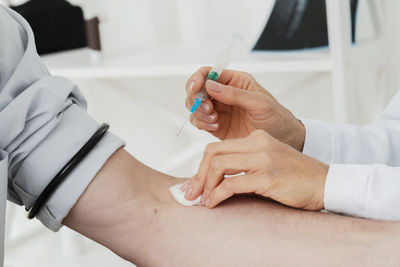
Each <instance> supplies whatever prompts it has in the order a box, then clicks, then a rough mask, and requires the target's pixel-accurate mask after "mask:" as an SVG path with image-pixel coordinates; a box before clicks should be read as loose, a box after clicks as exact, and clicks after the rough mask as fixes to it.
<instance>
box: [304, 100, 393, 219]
mask: <svg viewBox="0 0 400 267" xmlns="http://www.w3.org/2000/svg"><path fill="white" fill-rule="evenodd" d="M302 121H303V123H304V125H305V127H306V140H305V145H304V150H303V153H305V154H307V155H309V156H311V157H314V158H316V159H319V160H321V161H323V162H325V163H327V164H330V167H329V172H328V175H327V180H326V184H325V194H324V204H325V209H326V210H330V211H333V212H339V213H344V214H350V215H354V216H360V217H366V218H373V219H383V220H400V205H399V204H400V93H398V94H397V95H396V96H395V97H394V98H393V100H392V101H391V103H390V104H389V106H388V107H387V108H386V109H385V110H384V111H383V113H382V114H381V116H380V118H379V120H378V121H377V122H376V123H373V124H369V125H366V126H354V125H338V124H328V123H325V122H321V121H315V120H302Z"/></svg>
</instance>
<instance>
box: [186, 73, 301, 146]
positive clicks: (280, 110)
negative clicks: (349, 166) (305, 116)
mask: <svg viewBox="0 0 400 267" xmlns="http://www.w3.org/2000/svg"><path fill="white" fill-rule="evenodd" d="M210 70H211V67H202V68H200V69H199V70H198V71H197V72H195V73H194V74H193V75H192V76H191V77H190V79H189V80H188V81H187V83H186V91H187V97H186V103H185V105H186V108H187V109H188V110H190V107H191V106H192V104H193V102H194V99H195V98H196V93H198V92H199V91H200V90H201V87H202V86H203V83H204V81H205V79H206V77H207V75H208V73H209V72H210ZM205 86H206V87H205V88H206V90H207V93H208V94H209V96H210V97H212V98H213V99H214V100H213V101H211V100H210V99H206V101H204V102H203V103H202V104H201V105H200V107H199V108H198V109H197V110H196V111H195V112H194V114H192V116H191V122H192V124H193V125H194V126H195V127H197V128H198V129H200V130H206V131H208V132H210V133H211V134H213V135H214V136H215V137H217V138H219V139H220V140H226V139H231V138H243V137H247V136H248V135H249V134H250V133H252V132H253V131H254V130H256V129H261V130H264V131H266V132H267V133H269V134H270V135H272V136H273V137H274V138H276V139H278V140H280V141H281V142H284V143H286V144H289V145H290V146H292V147H294V148H295V149H297V150H298V151H302V150H303V146H304V140H305V128H304V125H303V124H302V123H301V121H299V120H298V119H297V118H296V117H295V116H294V115H293V114H292V113H291V112H290V111H289V110H288V109H286V108H285V107H283V106H282V105H281V104H280V103H279V102H278V101H277V100H276V99H275V98H274V97H273V96H272V95H271V94H270V93H269V92H268V91H267V90H265V89H264V88H263V87H262V86H261V85H260V84H259V83H258V82H257V81H256V80H255V79H254V78H253V77H252V76H251V75H250V74H248V73H245V72H240V71H234V70H224V71H223V72H222V74H221V76H220V77H219V79H218V82H214V81H212V80H208V81H207V82H206V85H205Z"/></svg>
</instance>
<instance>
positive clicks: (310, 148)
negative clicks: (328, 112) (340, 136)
mask: <svg viewBox="0 0 400 267" xmlns="http://www.w3.org/2000/svg"><path fill="white" fill-rule="evenodd" d="M301 122H302V123H303V124H304V127H305V128H306V138H305V141H304V147H303V153H304V154H306V155H308V156H310V157H312V158H315V159H318V160H320V161H322V162H324V163H326V164H329V163H331V162H332V161H333V153H334V151H333V150H334V143H333V134H332V131H331V129H330V126H329V124H328V123H326V122H323V121H318V120H308V119H302V120H301Z"/></svg>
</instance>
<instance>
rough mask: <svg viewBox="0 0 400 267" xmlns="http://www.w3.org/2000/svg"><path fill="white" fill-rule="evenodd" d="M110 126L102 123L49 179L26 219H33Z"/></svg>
mask: <svg viewBox="0 0 400 267" xmlns="http://www.w3.org/2000/svg"><path fill="white" fill-rule="evenodd" d="M108 128H110V126H109V125H108V124H106V123H103V124H102V125H101V126H100V127H99V129H98V130H97V131H96V132H95V133H94V134H93V135H92V137H90V139H89V140H88V141H87V142H86V144H85V145H84V146H83V147H82V148H81V149H80V150H79V151H78V153H76V154H75V156H73V157H72V159H71V160H70V161H68V163H67V164H65V166H64V167H63V168H62V169H61V170H60V171H59V172H58V173H57V175H56V176H55V177H54V178H53V179H52V180H51V182H50V183H49V184H48V185H47V186H46V188H45V189H44V190H43V191H42V193H40V195H39V197H38V198H37V199H36V202H35V203H33V205H32V207H31V209H30V210H29V211H28V219H33V218H35V217H36V214H37V213H38V212H39V210H40V209H41V208H42V206H43V204H44V203H45V202H46V201H47V200H48V199H49V198H50V197H51V196H52V195H53V193H54V192H55V191H56V189H57V188H58V186H59V185H60V184H61V183H62V182H63V181H64V180H65V178H66V177H67V176H68V175H69V174H70V173H71V172H72V170H73V169H74V168H75V167H76V166H78V164H79V163H80V162H81V161H82V160H83V159H84V158H85V157H86V156H87V155H88V154H89V152H90V151H91V150H92V149H93V148H94V147H95V146H96V145H97V143H98V142H99V141H100V140H101V139H102V138H103V136H104V134H105V133H106V132H107V130H108Z"/></svg>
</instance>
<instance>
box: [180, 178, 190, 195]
mask: <svg viewBox="0 0 400 267" xmlns="http://www.w3.org/2000/svg"><path fill="white" fill-rule="evenodd" d="M189 183H190V180H187V181H186V182H185V183H184V184H183V185H182V186H181V190H182V191H183V192H185V190H186V188H187V187H188V186H189Z"/></svg>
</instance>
